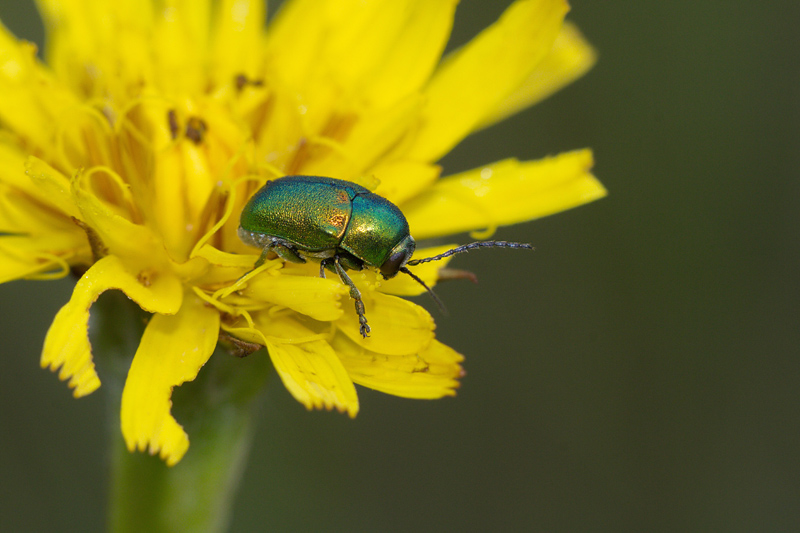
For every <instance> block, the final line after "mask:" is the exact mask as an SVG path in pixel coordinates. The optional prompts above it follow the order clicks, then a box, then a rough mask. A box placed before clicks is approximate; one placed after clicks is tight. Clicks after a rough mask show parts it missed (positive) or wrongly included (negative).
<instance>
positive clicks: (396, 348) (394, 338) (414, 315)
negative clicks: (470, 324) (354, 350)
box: [337, 276, 436, 355]
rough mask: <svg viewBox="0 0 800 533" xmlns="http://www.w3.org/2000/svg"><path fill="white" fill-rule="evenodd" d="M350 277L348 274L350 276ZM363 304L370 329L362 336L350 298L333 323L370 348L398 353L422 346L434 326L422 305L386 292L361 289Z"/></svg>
mask: <svg viewBox="0 0 800 533" xmlns="http://www.w3.org/2000/svg"><path fill="white" fill-rule="evenodd" d="M351 277H352V276H351ZM361 294H362V296H365V298H364V306H365V307H366V316H367V322H368V323H369V326H370V328H371V329H372V331H371V332H370V334H369V337H367V338H366V339H365V338H363V337H362V336H361V333H360V331H359V322H358V316H357V315H356V312H355V307H354V306H353V302H352V301H351V302H349V305H345V308H346V311H345V313H344V315H343V316H342V318H341V320H339V321H338V322H337V325H338V326H339V328H340V329H341V331H342V332H343V333H344V334H345V335H347V336H348V337H350V338H351V339H352V340H353V341H355V342H356V343H357V344H359V345H360V346H362V347H364V348H366V349H367V350H371V351H374V352H379V353H384V354H392V355H402V354H407V353H412V352H419V351H421V350H424V349H425V348H426V347H427V346H428V345H429V344H430V343H431V341H432V340H433V329H434V327H436V326H435V325H434V323H433V318H432V317H431V315H430V313H428V312H427V311H426V310H425V309H423V308H422V307H420V306H418V305H416V304H414V303H412V302H409V301H408V300H403V299H402V298H397V297H395V296H389V295H388V294H381V293H379V292H373V293H372V295H371V296H370V295H369V294H367V292H366V291H364V290H362V291H361Z"/></svg>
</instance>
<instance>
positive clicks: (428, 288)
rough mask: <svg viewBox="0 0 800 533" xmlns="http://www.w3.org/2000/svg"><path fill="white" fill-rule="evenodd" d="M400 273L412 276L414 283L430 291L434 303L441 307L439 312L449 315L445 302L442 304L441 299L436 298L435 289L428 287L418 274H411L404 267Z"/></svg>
mask: <svg viewBox="0 0 800 533" xmlns="http://www.w3.org/2000/svg"><path fill="white" fill-rule="evenodd" d="M400 272H404V273H405V274H408V275H409V276H411V278H412V279H413V280H414V281H416V282H417V283H419V284H420V285H422V286H423V287H425V290H426V291H428V294H430V295H431V298H433V301H434V302H436V305H437V306H438V307H439V311H441V312H442V313H443V314H445V315H446V314H447V309H446V308H445V306H444V302H442V301H441V300H440V299H439V297H438V296H436V293H435V292H433V289H431V288H430V287H428V286H427V285H426V284H425V282H424V281H422V279H421V278H420V277H419V276H417V275H416V274H414V273H413V272H411V271H410V270H409V269H407V268H406V267H404V266H403V267H400Z"/></svg>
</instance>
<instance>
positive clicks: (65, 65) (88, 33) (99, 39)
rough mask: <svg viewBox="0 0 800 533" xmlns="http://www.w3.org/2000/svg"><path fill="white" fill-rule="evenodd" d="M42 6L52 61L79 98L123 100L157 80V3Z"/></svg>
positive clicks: (57, 2) (77, 1) (56, 2)
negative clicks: (153, 66)
mask: <svg viewBox="0 0 800 533" xmlns="http://www.w3.org/2000/svg"><path fill="white" fill-rule="evenodd" d="M37 4H38V6H39V12H40V13H41V14H42V19H43V21H44V24H45V28H46V30H47V54H46V55H47V62H48V64H49V65H50V66H51V67H52V68H53V70H54V71H55V72H56V74H57V75H58V78H59V79H60V80H62V81H64V82H65V83H67V84H68V85H69V86H70V87H71V88H72V89H73V91H75V93H76V94H79V95H82V96H85V97H108V96H111V97H112V99H114V98H121V97H123V96H127V95H128V91H129V90H137V89H139V88H141V85H137V84H141V82H142V81H143V80H151V79H152V78H153V75H152V72H151V70H152V69H151V68H150V66H149V65H150V64H151V63H152V61H153V57H154V56H153V54H151V46H152V45H151V42H152V29H151V28H152V26H153V2H149V1H147V2H142V1H139V0H119V1H115V2H104V1H102V0H65V1H61V0H38V1H37ZM165 11H166V9H165ZM155 57H158V56H155ZM98 82H99V83H103V84H104V85H105V84H112V85H109V86H102V85H99V84H98ZM109 93H110V94H109Z"/></svg>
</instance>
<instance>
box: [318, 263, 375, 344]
mask: <svg viewBox="0 0 800 533" xmlns="http://www.w3.org/2000/svg"><path fill="white" fill-rule="evenodd" d="M333 266H334V268H335V269H336V273H337V274H339V278H341V280H342V283H344V284H345V285H347V286H348V287H350V298H352V299H353V300H354V301H355V303H356V314H357V315H358V323H359V324H360V326H359V331H360V332H361V336H362V337H364V338H367V337H369V332H370V329H369V325H368V324H367V316H366V314H365V312H366V309H365V308H364V300H362V299H361V291H359V290H358V287H356V284H355V283H353V280H352V279H350V276H348V275H347V272H345V270H344V268H343V267H342V265H340V264H339V256H338V255H337V256H335V257H334V258H333ZM323 268H324V267H323Z"/></svg>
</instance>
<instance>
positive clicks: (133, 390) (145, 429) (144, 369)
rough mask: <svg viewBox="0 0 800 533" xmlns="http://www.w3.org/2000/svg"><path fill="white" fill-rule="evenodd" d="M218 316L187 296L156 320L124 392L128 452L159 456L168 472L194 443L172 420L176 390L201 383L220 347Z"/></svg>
mask: <svg viewBox="0 0 800 533" xmlns="http://www.w3.org/2000/svg"><path fill="white" fill-rule="evenodd" d="M218 337H219V313H217V311H216V310H214V309H212V308H209V307H206V306H205V305H204V304H203V302H202V301H201V300H200V299H199V298H195V297H194V296H187V297H186V298H185V299H184V300H183V306H181V309H180V311H178V313H177V314H175V315H172V316H167V315H158V314H157V315H154V316H153V318H152V319H151V320H150V322H149V323H148V324H147V328H146V329H145V331H144V335H142V340H141V343H140V344H139V349H138V350H136V355H134V357H133V363H131V368H130V370H129V371H128V379H127V380H126V381H125V389H124V390H123V392H122V410H121V414H120V416H121V419H122V435H123V437H124V438H125V443H126V444H127V446H128V450H130V451H133V450H139V451H145V450H147V451H148V452H149V453H150V454H151V455H155V454H156V453H158V454H159V456H160V457H161V458H162V459H164V460H165V461H166V462H167V464H168V465H169V466H172V465H174V464H176V463H177V462H178V461H180V460H181V458H182V457H183V455H184V454H185V453H186V450H187V449H188V448H189V437H188V436H187V435H186V433H185V432H184V431H183V428H182V427H181V426H180V425H179V424H178V422H177V421H176V420H175V419H174V418H173V417H172V415H171V414H170V409H171V407H172V401H171V400H170V397H171V396H172V389H173V388H175V387H177V386H179V385H181V384H182V383H184V382H186V381H192V380H193V379H194V378H195V377H197V373H198V372H199V371H200V368H202V366H203V365H204V364H206V361H208V358H209V357H211V354H212V353H213V352H214V347H215V346H216V345H217V338H218Z"/></svg>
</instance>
